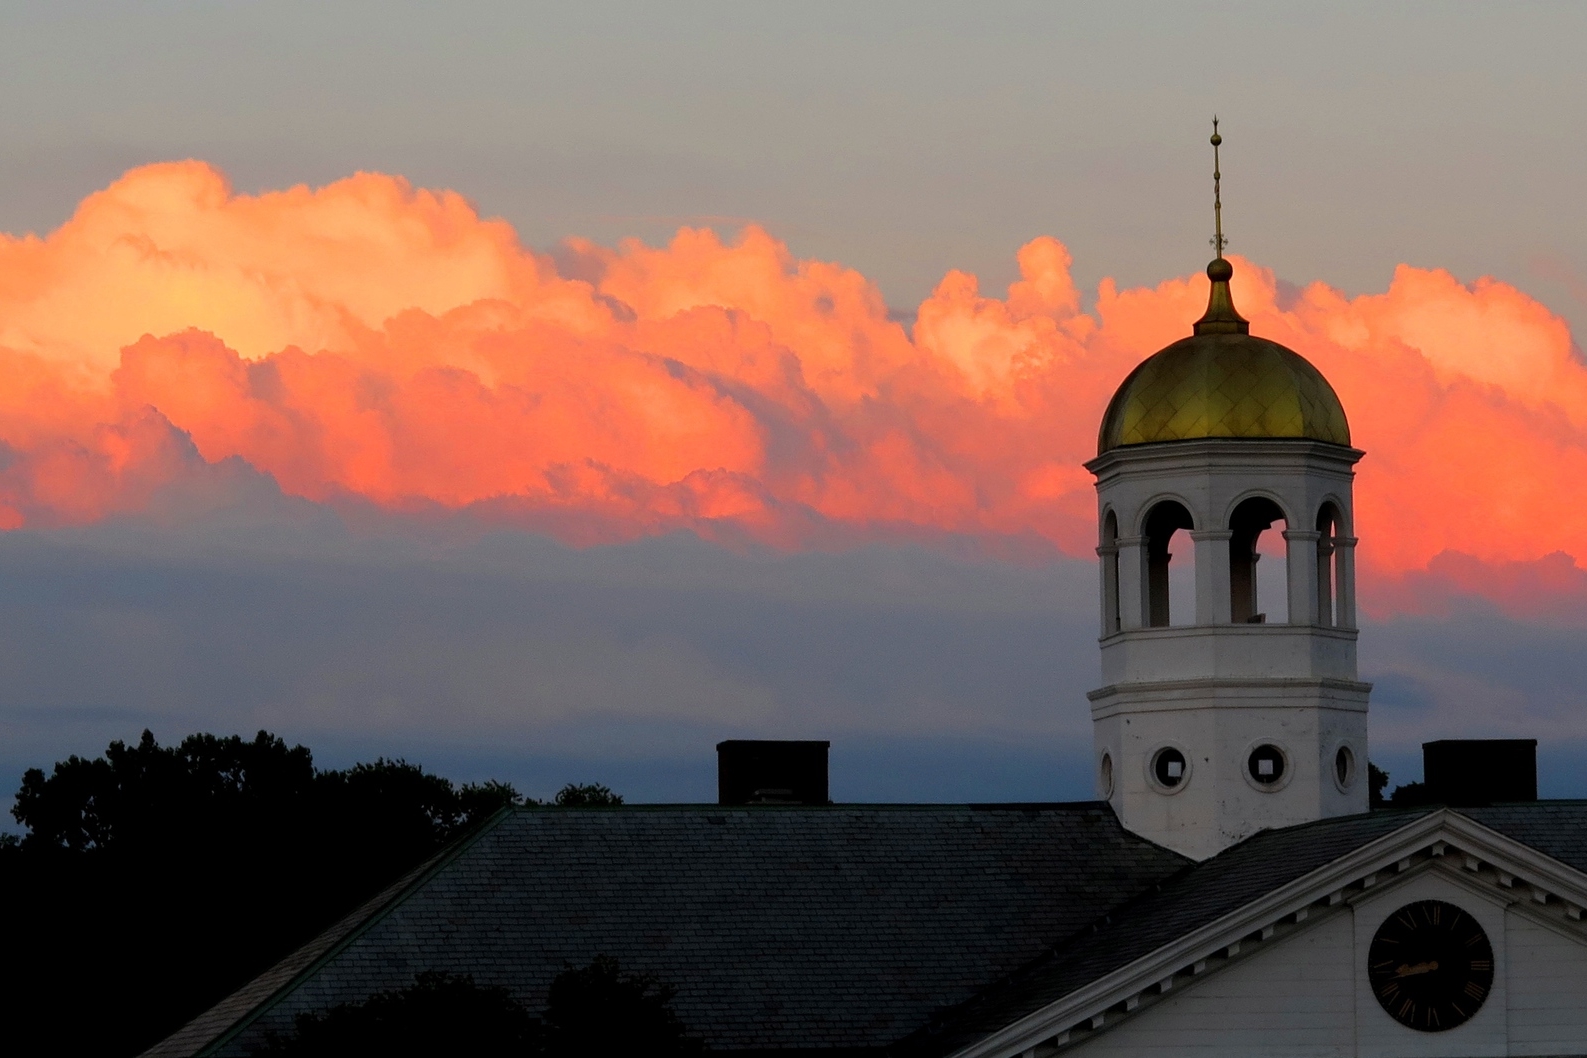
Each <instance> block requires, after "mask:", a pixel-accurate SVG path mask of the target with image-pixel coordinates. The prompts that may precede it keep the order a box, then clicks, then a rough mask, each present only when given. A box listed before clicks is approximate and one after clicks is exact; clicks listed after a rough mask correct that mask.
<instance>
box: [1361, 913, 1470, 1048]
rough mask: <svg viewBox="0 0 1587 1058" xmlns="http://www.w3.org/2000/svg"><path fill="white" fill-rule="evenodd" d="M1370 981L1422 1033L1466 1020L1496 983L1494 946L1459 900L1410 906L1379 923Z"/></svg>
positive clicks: (1397, 1016) (1394, 1012) (1393, 1013)
mask: <svg viewBox="0 0 1587 1058" xmlns="http://www.w3.org/2000/svg"><path fill="white" fill-rule="evenodd" d="M1367 980H1368V981H1369V982H1371V984H1372V994H1373V995H1375V996H1377V997H1378V1002H1379V1003H1381V1004H1382V1005H1383V1009H1384V1010H1386V1011H1388V1012H1389V1016H1390V1017H1392V1018H1393V1019H1394V1020H1395V1021H1398V1022H1399V1023H1400V1024H1401V1025H1405V1026H1407V1027H1409V1028H1413V1029H1417V1030H1419V1031H1421V1032H1442V1031H1444V1030H1445V1029H1452V1028H1454V1027H1455V1026H1456V1025H1460V1024H1462V1023H1464V1022H1465V1021H1467V1020H1468V1019H1469V1018H1470V1017H1471V1016H1472V1015H1473V1014H1475V1013H1476V1012H1477V1011H1478V1010H1479V1009H1480V1008H1481V1007H1482V1003H1483V1000H1485V999H1487V998H1488V991H1489V990H1490V989H1491V988H1492V987H1493V945H1491V944H1489V943H1488V935H1487V934H1486V933H1484V932H1483V931H1482V926H1480V925H1478V923H1477V920H1476V919H1474V918H1472V917H1471V916H1470V915H1468V914H1466V912H1464V911H1462V910H1460V908H1458V907H1456V906H1455V905H1454V904H1446V903H1444V902H1443V901H1442V900H1421V901H1418V902H1417V903H1414V904H1406V905H1405V906H1404V907H1402V908H1400V909H1399V910H1398V911H1396V912H1394V914H1392V915H1390V916H1389V917H1388V919H1387V920H1386V921H1385V922H1384V923H1383V925H1381V926H1379V927H1378V932H1377V935H1376V936H1374V937H1373V938H1372V947H1371V949H1370V950H1369V951H1368V952H1367Z"/></svg>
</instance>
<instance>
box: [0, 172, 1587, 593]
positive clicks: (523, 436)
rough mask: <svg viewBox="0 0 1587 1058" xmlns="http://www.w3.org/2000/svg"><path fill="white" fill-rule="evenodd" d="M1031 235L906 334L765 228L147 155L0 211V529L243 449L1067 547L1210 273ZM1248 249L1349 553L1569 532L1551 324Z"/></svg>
mask: <svg viewBox="0 0 1587 1058" xmlns="http://www.w3.org/2000/svg"><path fill="white" fill-rule="evenodd" d="M1019 265H1020V272H1021V278H1020V280H1019V281H1018V282H1016V283H1015V284H1013V286H1011V287H1010V289H1009V291H1008V292H1007V295H1006V296H1005V297H1001V298H998V297H990V296H986V295H984V294H983V293H982V292H981V291H980V290H979V288H978V285H977V283H976V280H975V278H974V277H973V276H970V275H966V274H964V273H961V272H950V273H949V274H948V275H947V276H945V277H944V278H943V280H942V282H941V283H940V284H939V285H938V287H937V289H936V290H935V291H934V292H933V293H932V295H931V296H930V297H928V298H927V299H926V300H925V301H924V302H923V303H922V304H921V305H920V306H919V310H918V315H917V322H916V324H915V326H914V329H913V332H912V333H910V332H906V331H905V330H904V329H903V328H902V327H901V326H900V325H898V324H897V323H895V322H893V321H891V320H890V319H889V317H888V312H887V308H886V306H885V305H884V303H883V301H882V298H881V296H880V294H879V292H878V291H877V289H876V288H875V286H874V285H873V284H871V283H870V282H869V281H868V280H866V279H865V277H864V276H862V275H860V274H859V273H857V272H854V271H852V270H850V269H845V268H842V267H839V266H837V265H833V264H828V263H824V262H818V261H804V260H799V259H797V258H795V257H794V256H793V255H792V254H790V253H789V251H788V249H787V247H786V246H784V245H783V244H781V243H780V242H778V241H777V240H775V239H773V238H772V237H771V236H770V235H768V234H767V233H765V232H764V231H762V230H760V229H758V228H755V227H749V228H746V229H745V230H744V231H743V232H742V233H741V235H740V236H739V237H738V239H737V240H736V241H734V242H731V243H724V242H722V241H721V240H720V239H719V238H718V237H717V236H716V235H715V234H713V233H712V232H710V231H702V230H691V229H684V230H682V231H680V232H679V233H678V234H677V236H676V237H675V238H674V240H673V241H672V243H671V244H670V245H668V246H666V247H660V248H658V247H650V246H645V245H642V244H640V243H638V242H625V243H623V244H622V245H620V246H618V247H616V248H608V247H601V246H596V245H593V244H590V243H587V242H584V241H580V240H570V241H569V242H568V243H567V244H566V245H565V246H564V247H563V248H562V249H561V250H560V251H559V253H558V254H557V256H556V260H555V261H553V260H552V259H551V258H550V257H547V256H544V255H539V254H535V253H533V252H530V251H527V250H525V249H523V248H522V247H521V246H520V245H519V244H518V241H517V238H516V236H515V234H514V232H513V231H512V230H511V228H510V227H509V226H507V225H506V224H505V223H503V222H501V221H493V220H485V219H481V218H480V217H479V216H477V214H476V213H475V212H474V211H473V209H472V208H471V207H470V206H469V205H468V204H467V203H466V202H465V201H464V200H463V199H461V198H460V197H459V196H457V195H455V194H452V193H450V192H441V193H434V192H428V191H417V190H414V189H413V188H411V187H410V186H409V185H408V184H407V183H406V182H404V181H402V180H401V179H398V178H394V177H388V176H381V175H376V174H367V173H363V174H359V175H357V176H354V177H351V178H349V179H347V180H343V181H340V182H338V183H335V184H332V185H330V186H328V187H324V188H320V189H317V190H310V189H308V188H302V187H299V188H293V189H291V190H288V191H282V192H273V193H269V194H263V195H258V196H248V195H237V194H234V193H232V192H231V190H230V189H229V188H228V187H227V185H226V182H225V180H224V178H223V177H222V176H221V175H220V174H219V173H217V172H216V171H215V170H213V169H211V168H210V167H208V166H205V165H203V164H201V163H197V162H185V163H178V164H169V165H156V166H149V167H145V168H142V169H137V170H134V171H132V172H129V173H128V174H127V175H125V176H124V177H122V178H121V179H120V180H119V181H117V182H116V183H115V184H113V185H112V186H110V187H109V188H107V189H105V190H104V191H101V192H98V193H97V194H94V195H91V196H89V197H88V198H87V199H85V200H84V201H83V203H82V204H81V206H80V207H79V209H78V211H77V213H76V214H75V215H74V216H73V217H72V219H71V220H70V221H68V222H67V223H66V224H65V225H63V226H62V227H61V228H60V229H58V230H57V231H55V232H53V233H51V234H50V235H49V236H48V237H46V238H42V239H41V238H38V237H34V236H28V237H25V238H7V237H0V378H3V379H4V382H5V384H4V386H3V387H0V443H3V444H4V446H5V449H6V452H5V459H4V462H3V463H0V526H4V527H16V526H20V525H25V524H55V523H61V522H74V521H84V520H92V519H95V518H100V517H103V516H104V515H106V514H107V513H109V512H112V511H118V510H129V509H131V510H136V509H138V507H139V506H140V505H142V504H145V503H147V502H148V499H149V497H150V496H151V495H152V494H153V492H154V491H155V490H157V489H158V488H159V487H160V486H161V484H162V483H165V482H169V481H171V480H174V479H176V478H178V477H180V476H181V475H182V474H183V473H186V472H189V471H190V470H191V469H192V468H193V467H195V466H202V465H203V464H204V463H206V462H207V463H215V462H218V461H221V460H224V459H228V458H232V457H237V458H240V459H242V460H245V461H247V462H248V463H249V464H251V465H252V466H254V467H256V468H258V469H259V470H261V471H263V472H266V473H268V474H270V475H272V476H273V477H274V478H275V479H276V480H277V481H278V482H279V483H280V485H281V487H282V488H283V489H285V490H286V491H288V492H290V493H294V494H297V495H301V496H305V497H309V498H312V499H329V498H334V497H336V496H339V495H349V494H350V495H356V496H359V497H362V498H365V499H367V500H370V501H373V502H375V503H378V504H382V505H387V506H391V507H397V508H401V507H406V506H412V505H417V504H439V505H441V506H444V507H450V508H460V507H466V506H470V505H478V506H479V507H480V508H481V509H482V510H487V511H490V512H494V513H495V514H497V515H498V516H500V517H504V518H512V519H518V520H521V521H523V522H525V523H528V524H536V525H540V526H543V527H548V528H550V529H552V531H555V532H557V533H559V534H560V535H562V536H564V537H565V538H568V539H572V540H575V541H580V542H585V541H592V540H599V539H612V538H620V537H623V536H631V535H636V534H644V533H652V532H665V531H670V530H673V529H678V528H690V529H694V530H695V531H699V532H704V533H707V534H715V535H724V536H726V535H732V536H739V537H742V536H748V537H750V538H753V539H758V540H761V541H764V542H768V543H772V544H774V545H778V546H784V547H799V546H805V545H808V544H810V543H811V542H812V541H814V540H817V539H821V538H822V536H821V534H833V533H836V534H839V535H843V534H847V535H848V536H849V537H850V538H861V537H872V536H878V535H882V536H896V535H899V534H906V535H907V534H922V533H928V534H929V533H942V532H949V533H956V534H968V535H970V536H973V537H979V538H981V539H984V540H987V541H1005V542H1006V541H1009V540H1020V539H1024V540H1030V541H1036V542H1045V544H1044V545H1043V546H1051V547H1056V548H1058V549H1061V550H1063V551H1066V552H1068V553H1071V554H1075V555H1086V554H1089V551H1090V548H1091V547H1092V545H1093V543H1094V533H1095V527H1094V525H1093V519H1094V501H1093V498H1092V493H1091V485H1090V478H1089V476H1088V475H1087V474H1086V473H1085V472H1084V471H1083V470H1081V469H1080V467H1079V464H1080V463H1081V462H1083V461H1084V460H1085V459H1086V458H1088V457H1089V456H1090V455H1091V454H1093V451H1094V443H1095V436H1096V424H1097V420H1098V418H1099V417H1100V415H1101V411H1102V408H1103V406H1104V405H1105V403H1106V401H1107V398H1108V396H1109V395H1110V394H1111V393H1112V391H1113V388H1114V387H1115V386H1116V385H1117V384H1118V382H1119V381H1120V380H1121V379H1123V377H1124V376H1125V374H1127V373H1128V371H1129V369H1130V368H1131V367H1132V366H1134V364H1135V363H1137V362H1138V361H1139V360H1140V359H1141V358H1142V357H1144V356H1146V355H1148V354H1150V353H1151V352H1153V351H1155V350H1156V349H1157V348H1159V347H1161V346H1163V345H1165V344H1167V343H1168V342H1170V341H1172V340H1173V339H1175V338H1177V337H1179V336H1181V335H1183V334H1185V333H1187V332H1188V329H1189V325H1190V321H1192V320H1193V319H1195V317H1196V316H1197V315H1198V314H1199V312H1200V310H1201V308H1202V306H1203V304H1204V301H1205V296H1206V280H1205V278H1204V277H1202V276H1201V275H1200V274H1199V273H1196V274H1193V275H1191V276H1190V277H1188V278H1175V279H1169V280H1166V281H1164V282H1163V283H1161V284H1159V285H1158V286H1156V287H1152V288H1139V289H1130V290H1119V289H1117V288H1116V286H1115V285H1114V284H1113V283H1112V282H1111V281H1104V282H1103V283H1102V285H1101V287H1100V289H1099V291H1098V297H1097V301H1096V307H1095V311H1094V312H1093V313H1089V314H1087V313H1082V312H1081V311H1080V296H1079V292H1078V291H1077V289H1076V288H1075V285H1074V282H1073V280H1072V277H1071V274H1070V257H1069V254H1068V251H1067V250H1066V249H1065V248H1064V247H1063V246H1062V245H1061V244H1060V243H1058V242H1057V241H1056V240H1053V239H1049V238H1042V239H1037V240H1035V241H1033V242H1031V243H1029V244H1028V245H1026V246H1025V247H1023V248H1022V249H1021V250H1020V251H1019ZM1237 265H1238V267H1237V273H1236V280H1235V288H1236V290H1235V292H1236V298H1237V300H1238V303H1239V305H1240V307H1241V310H1242V311H1243V312H1244V314H1245V315H1247V316H1248V317H1250V318H1251V319H1252V321H1253V330H1254V331H1256V332H1257V333H1260V334H1264V335H1267V336H1270V337H1272V338H1274V339H1276V340H1278V341H1281V342H1284V343H1285V344H1287V345H1290V346H1291V347H1293V348H1295V349H1297V350H1298V351H1300V352H1301V353H1303V354H1305V355H1306V356H1308V357H1309V358H1310V359H1311V360H1312V361H1313V362H1314V363H1315V364H1316V365H1317V366H1318V367H1319V368H1320V369H1321V370H1322V371H1323V372H1324V373H1325V374H1326V375H1327V376H1328V377H1329V378H1330V379H1331V380H1332V381H1333V383H1334V385H1335V387H1336V388H1337V389H1338V391H1339V393H1340V396H1341V397H1342V398H1343V400H1344V402H1345V406H1346V408H1347V409H1348V411H1349V413H1350V415H1351V421H1352V426H1353V429H1354V435H1355V437H1356V440H1357V443H1358V444H1359V445H1360V446H1361V447H1364V448H1366V449H1367V450H1368V456H1367V458H1366V459H1365V460H1364V461H1363V462H1362V463H1361V465H1360V479H1359V486H1358V488H1359V491H1358V507H1359V513H1358V528H1359V531H1360V535H1361V536H1362V538H1363V544H1362V557H1363V563H1364V565H1365V566H1366V567H1367V568H1369V569H1376V570H1378V571H1381V572H1384V573H1389V574H1404V573H1407V572H1410V571H1417V570H1424V569H1427V568H1428V566H1429V563H1430V562H1431V561H1432V560H1433V559H1434V558H1435V556H1438V555H1440V554H1443V553H1445V552H1458V553H1460V554H1463V555H1466V556H1470V558H1471V559H1472V560H1474V561H1476V562H1478V563H1479V564H1481V563H1486V564H1488V565H1491V566H1494V567H1495V568H1497V567H1498V566H1503V565H1505V564H1514V563H1528V562H1535V561H1537V560H1540V559H1543V558H1544V557H1545V556H1551V555H1555V554H1556V553H1565V554H1566V555H1569V556H1577V557H1578V558H1579V557H1583V556H1587V503H1582V502H1581V501H1579V500H1577V499H1576V498H1575V497H1574V495H1573V486H1574V484H1575V483H1577V482H1580V481H1584V480H1587V369H1584V368H1583V366H1582V364H1581V362H1580V361H1579V360H1578V358H1577V356H1576V353H1575V350H1574V348H1573V346H1572V342H1571V336H1570V333H1569V331H1568V329H1567V328H1566V326H1565V325H1564V323H1563V322H1562V321H1561V320H1560V319H1559V318H1558V317H1556V316H1554V315H1553V314H1552V313H1550V312H1549V311H1548V310H1547V309H1546V308H1544V307H1543V306H1542V305H1540V304H1538V303H1537V302H1535V301H1532V300H1531V299H1529V298H1528V297H1526V296H1525V295H1524V294H1522V293H1520V292H1519V291H1517V290H1515V289H1514V288H1511V287H1508V286H1505V285H1504V284H1502V283H1497V282H1494V281H1492V280H1486V279H1484V280H1480V281H1478V282H1477V283H1476V284H1473V285H1470V286H1467V285H1464V284H1461V283H1460V282H1458V281H1456V280H1455V279H1454V278H1453V277H1452V276H1450V275H1448V274H1447V273H1444V272H1440V271H1426V270H1421V269H1415V268H1411V267H1409V266H1402V267H1401V268H1400V269H1399V270H1398V271H1397V273H1396V274H1395V277H1394V280H1393V282H1392V283H1391V285H1390V287H1389V289H1388V290H1387V291H1386V292H1384V293H1382V294H1377V295H1370V296H1364V297H1359V298H1355V299H1349V298H1346V297H1344V296H1343V295H1341V294H1340V293H1338V292H1337V291H1334V290H1332V289H1330V288H1328V287H1326V286H1323V285H1322V284H1314V285H1313V286H1311V287H1309V288H1307V289H1306V290H1305V291H1303V292H1302V294H1301V295H1300V297H1298V298H1296V299H1294V300H1293V301H1292V302H1291V303H1288V304H1283V305H1281V304H1280V301H1279V298H1278V291H1277V284H1276V283H1275V281H1274V279H1273V277H1272V276H1271V274H1269V273H1267V272H1266V271H1264V270H1262V269H1260V268H1258V267H1256V266H1253V265H1251V264H1249V263H1246V262H1237ZM999 546H1001V545H999ZM1560 561H1567V562H1571V561H1573V560H1570V559H1565V560H1561V559H1559V558H1550V559H1548V562H1547V563H1545V564H1544V566H1540V567H1538V568H1539V569H1544V568H1545V567H1546V568H1547V569H1553V568H1554V567H1555V566H1557V565H1558V564H1559V562H1560ZM1462 568H1464V567H1462ZM1506 568H1508V567H1506ZM1571 568H1575V567H1574V566H1572V567H1571ZM1463 576H1464V577H1465V580H1466V581H1472V582H1473V583H1475V582H1476V581H1475V580H1474V579H1473V578H1474V577H1475V575H1474V574H1469V571H1468V572H1467V573H1464V574H1463ZM1505 577H1508V579H1505ZM1479 579H1480V578H1479ZM1512 581H1515V576H1513V575H1510V574H1506V575H1505V576H1501V577H1499V579H1498V580H1495V581H1493V583H1494V584H1495V585H1501V582H1502V584H1510V583H1511V582H1512ZM1463 583H1464V581H1463ZM1517 583H1519V582H1517ZM1501 588H1502V585H1501V587H1495V588H1494V589H1493V592H1495V593H1499V594H1503V591H1511V590H1512V589H1510V588H1503V589H1502V590H1501ZM1385 597H1386V596H1385Z"/></svg>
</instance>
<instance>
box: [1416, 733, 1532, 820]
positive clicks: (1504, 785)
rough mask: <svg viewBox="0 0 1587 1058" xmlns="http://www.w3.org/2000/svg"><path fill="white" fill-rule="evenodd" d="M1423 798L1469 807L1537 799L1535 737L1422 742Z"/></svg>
mask: <svg viewBox="0 0 1587 1058" xmlns="http://www.w3.org/2000/svg"><path fill="white" fill-rule="evenodd" d="M1422 781H1423V783H1424V784H1425V785H1426V787H1427V789H1426V793H1425V795H1424V796H1425V798H1426V800H1427V801H1429V802H1432V803H1434V804H1446V805H1450V806H1452V807H1456V808H1475V807H1478V806H1480V805H1491V804H1494V803H1496V802H1499V801H1536V800H1537V739H1535V738H1487V739H1478V738H1446V739H1442V740H1440V741H1438V742H1423V743H1422Z"/></svg>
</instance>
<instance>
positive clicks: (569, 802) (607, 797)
mask: <svg viewBox="0 0 1587 1058" xmlns="http://www.w3.org/2000/svg"><path fill="white" fill-rule="evenodd" d="M555 803H556V804H559V805H562V806H564V807H569V806H578V805H620V804H622V803H623V798H622V795H621V794H615V793H612V791H611V789H610V788H609V787H605V786H602V785H601V784H600V783H598V782H592V783H574V782H570V783H568V784H567V785H566V786H564V787H562V789H560V790H558V791H557V796H556V801H555Z"/></svg>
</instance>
